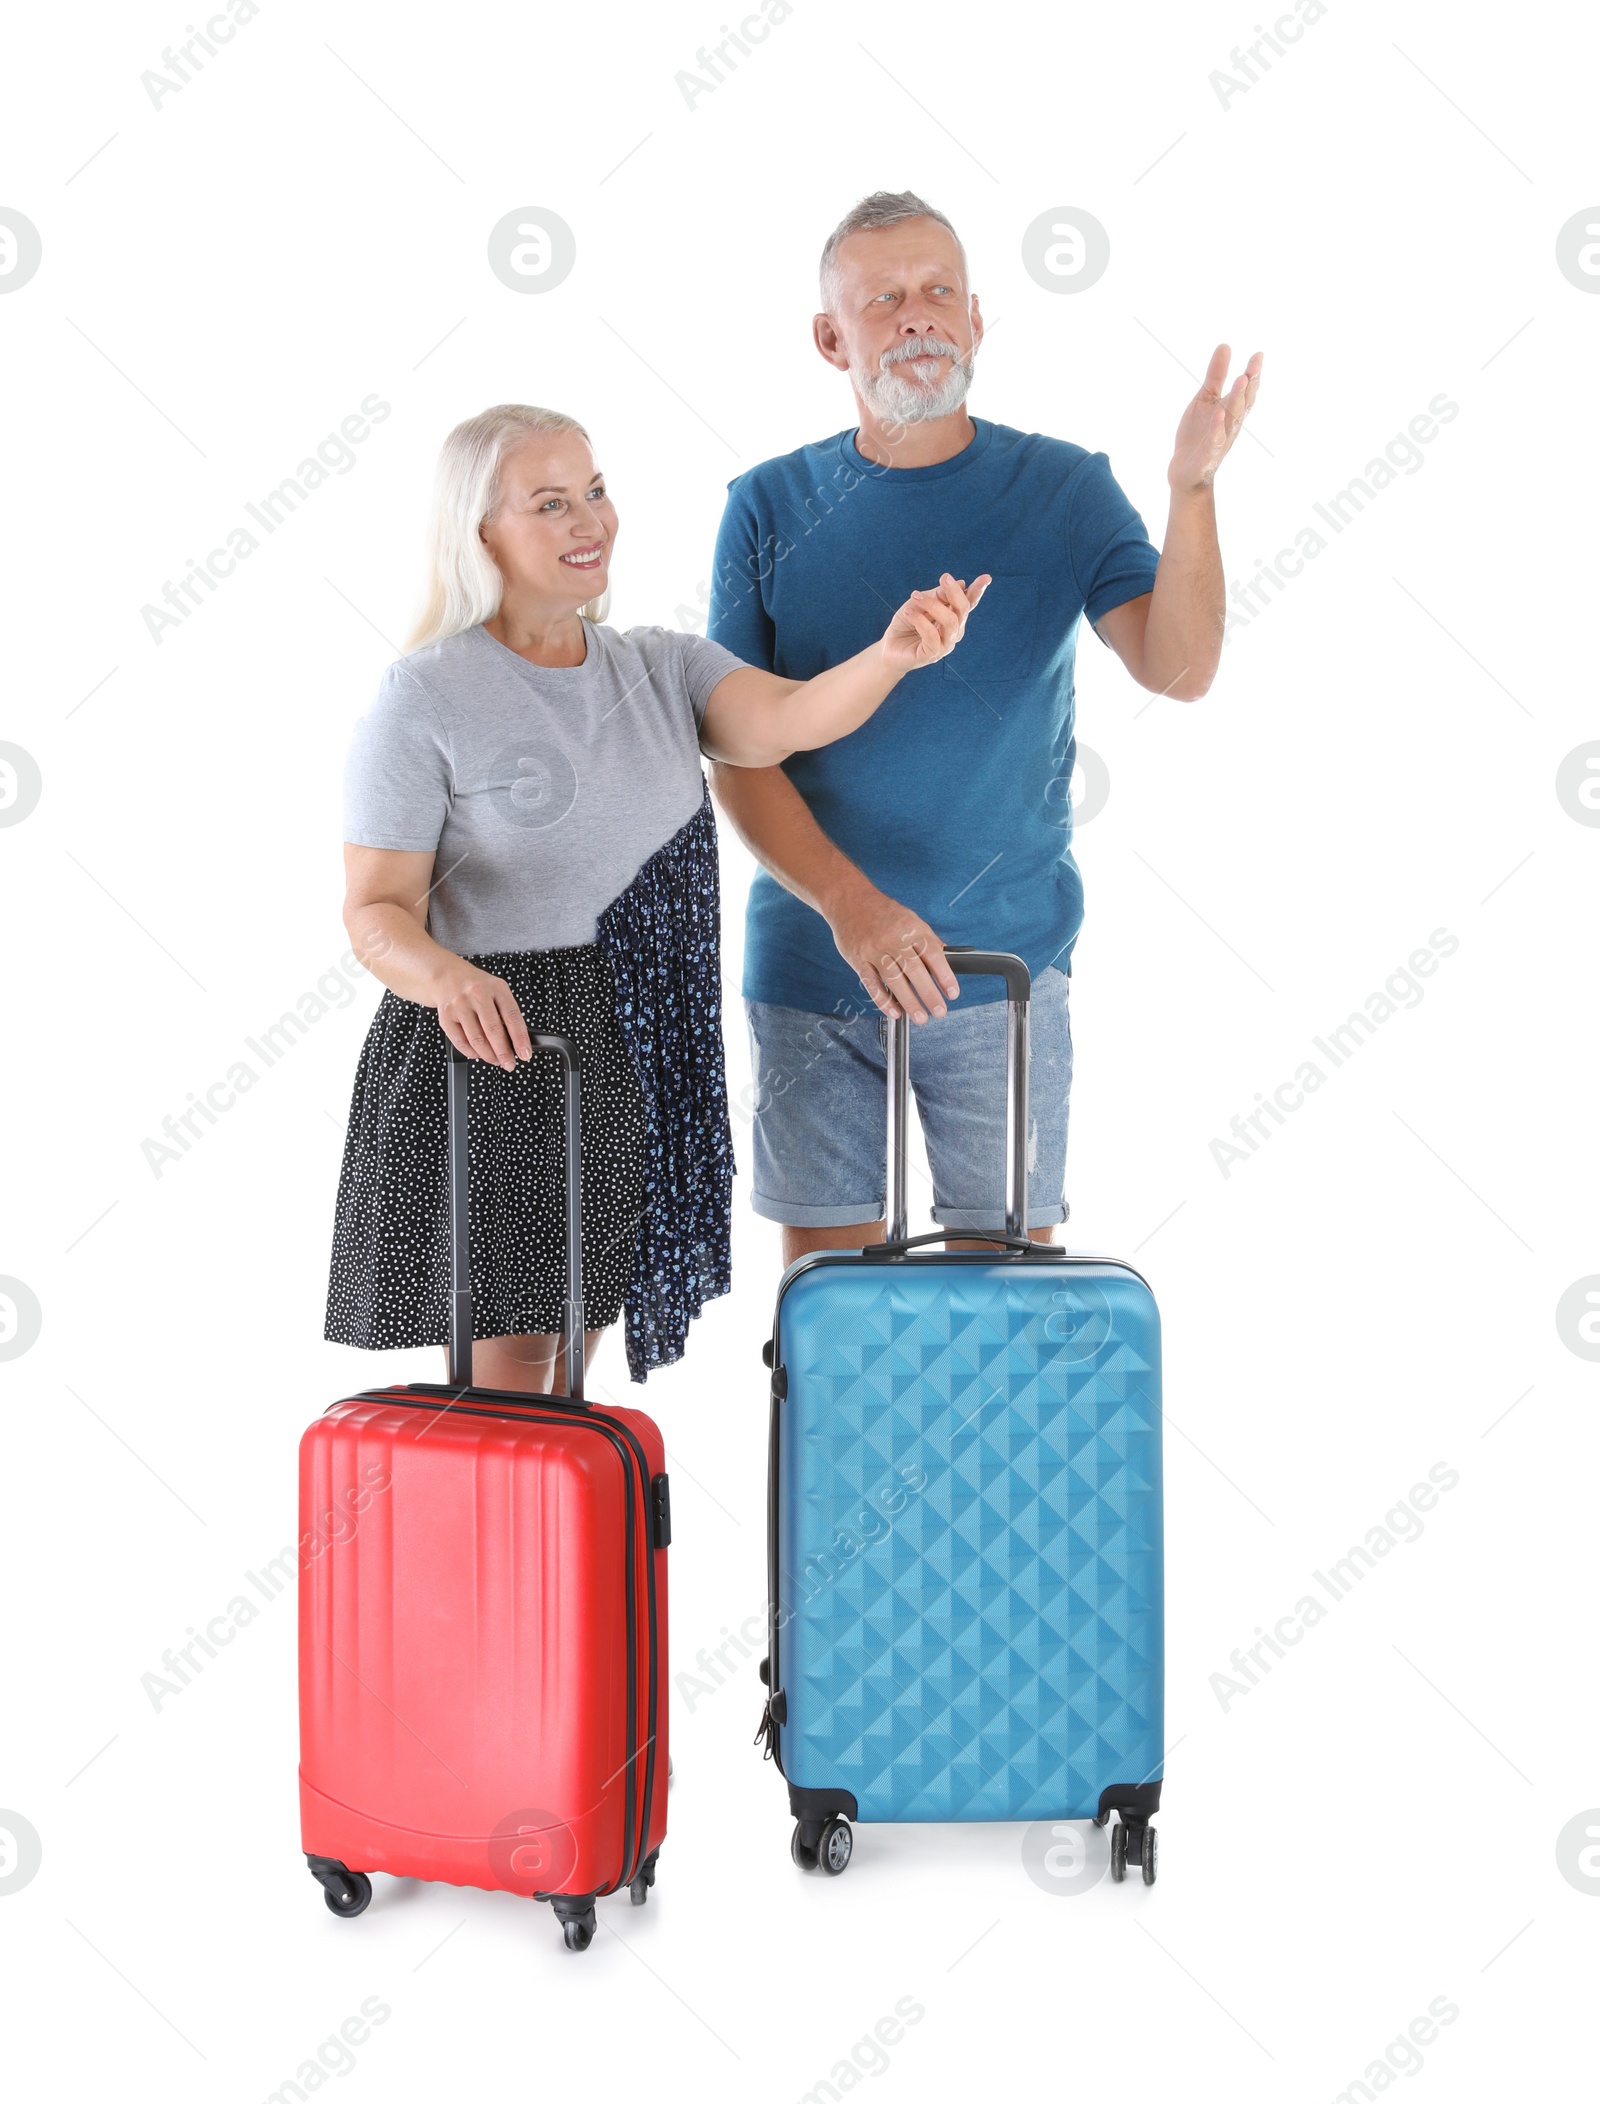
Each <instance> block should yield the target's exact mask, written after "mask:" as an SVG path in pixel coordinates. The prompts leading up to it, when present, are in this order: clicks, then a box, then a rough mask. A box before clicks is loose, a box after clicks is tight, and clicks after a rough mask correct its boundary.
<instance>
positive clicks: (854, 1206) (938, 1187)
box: [745, 966, 1072, 1228]
mask: <svg viewBox="0 0 1600 2104" xmlns="http://www.w3.org/2000/svg"><path fill="white" fill-rule="evenodd" d="M1069 983H1070V982H1069V980H1068V978H1067V975H1066V973H1065V972H1062V971H1058V970H1056V969H1055V967H1053V966H1052V967H1050V968H1049V969H1047V970H1045V971H1043V972H1041V973H1040V974H1039V976H1038V978H1037V979H1035V980H1034V982H1033V999H1032V1003H1031V1009H1030V1015H1029V1023H1030V1031H1029V1036H1030V1046H1029V1060H1028V1225H1029V1226H1030V1227H1049V1226H1053V1225H1054V1224H1055V1223H1056V1222H1057V1221H1060V1220H1065V1219H1066V1217H1067V1208H1066V1204H1065V1202H1064V1192H1065V1185H1066V1167H1067V1097H1068V1094H1069V1092H1070V1090H1071V1087H1072V1026H1071V1024H1070V1022H1069V1020H1068V1016H1067V989H1068V986H1069ZM861 1002H862V1006H861V1009H860V1011H859V1012H858V1013H856V1014H855V1015H817V1014H813V1013H812V1012H811V1011H810V1010H809V1009H803V1008H777V1007H774V1006H772V1005H771V1004H770V1003H768V1002H766V1001H747V1002H746V1003H745V1012H746V1015H747V1017H748V1019H749V1024H750V1064H751V1071H752V1074H753V1076H754V1084H755V1101H754V1117H753V1125H754V1136H755V1177H754V1186H755V1188H754V1190H753V1192H752V1194H751V1203H752V1204H753V1205H754V1207H755V1209H756V1211H757V1212H758V1213H759V1214H760V1215H761V1216H762V1218H763V1219H765V1220H777V1221H780V1222H781V1223H782V1224H783V1225H784V1226H785V1227H855V1226H860V1225H862V1224H863V1223H865V1222H867V1221H869V1220H881V1219H882V1218H883V1217H884V1212H885V1197H886V1193H887V1188H888V1175H887V1165H886V1161H885V1138H884V1133H885V1122H886V1110H887V1106H886V1101H885V1090H886V1088H887V1085H888V1082H887V1074H888V1066H887V1060H886V1057H885V1052H884V1019H883V1017H882V1016H881V1015H880V1014H879V1012H878V1010H877V1009H876V1008H874V1007H873V1006H872V1004H871V1003H870V1002H869V1001H868V1000H867V998H866V996H865V994H863V995H862V996H861ZM1005 1026H1006V1004H1005V1002H1004V1001H985V1002H982V1003H980V1004H978V1005H977V1006H974V1007H967V1006H966V1005H965V1004H964V1003H962V1002H961V1001H959V1000H958V1001H955V1002H952V1003H951V1005H950V1008H949V1011H948V1013H946V1014H945V1015H943V1016H936V1017H933V1018H931V1019H930V1020H929V1021H928V1022H926V1023H913V1024H911V1025H910V1026H909V1028H910V1031H911V1089H912V1094H913V1096H914V1097H915V1099H916V1106H917V1115H918V1117H919V1118H920V1119H921V1121H922V1136H923V1139H924V1141H925V1142H926V1145H927V1150H928V1167H929V1169H930V1170H931V1171H932V1173H933V1217H934V1219H935V1220H936V1221H938V1223H939V1224H940V1226H941V1227H985V1228H999V1227H1003V1226H1004V1225H1005V1151H1006V1150H1005V1130H1006V1035H1005ZM910 1198H911V1204H910V1206H909V1208H908V1210H909V1211H910V1212H911V1213H913V1214H915V1213H916V1212H917V1211H918V1206H917V1193H916V1190H915V1188H914V1180H913V1188H912V1190H911V1192H910Z"/></svg>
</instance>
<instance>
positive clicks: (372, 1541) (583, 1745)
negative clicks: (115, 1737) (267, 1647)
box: [300, 1036, 671, 1950]
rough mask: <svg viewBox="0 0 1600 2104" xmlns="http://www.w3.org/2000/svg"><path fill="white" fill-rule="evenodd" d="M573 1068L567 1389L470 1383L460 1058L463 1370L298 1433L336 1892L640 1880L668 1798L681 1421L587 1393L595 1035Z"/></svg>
mask: <svg viewBox="0 0 1600 2104" xmlns="http://www.w3.org/2000/svg"><path fill="white" fill-rule="evenodd" d="M533 1042H534V1045H535V1046H536V1047H539V1048H542V1049H544V1050H547V1051H553V1052H556V1053H559V1054H560V1056H561V1060H562V1063H563V1068H564V1074H565V1081H566V1142H567V1171H566V1173H567V1236H568V1264H569V1273H568V1277H569V1298H568V1302H567V1309H566V1315H567V1321H566V1342H565V1349H566V1363H567V1375H568V1387H569V1390H570V1396H571V1399H570V1400H569V1398H568V1397H565V1396H533V1397H530V1396H526V1395H520V1394H516V1393H512V1392H509V1391H507V1390H503V1389H489V1388H474V1387H473V1385H472V1294H471V1282H470V1276H469V1263H468V1248H469V1244H468V1202H467V1089H468V1085H469V1083H468V1077H469V1075H470V1072H471V1063H470V1062H469V1061H467V1060H465V1059H463V1058H462V1056H461V1054H460V1053H458V1052H456V1051H455V1050H454V1048H453V1047H452V1048H451V1056H450V1064H449V1080H448V1092H449V1094H448V1103H449V1153H450V1223H451V1315H450V1367H449V1371H450V1380H449V1382H448V1384H441V1383H434V1382H425V1381H422V1382H413V1383H411V1384H410V1385H409V1386H405V1387H395V1388H379V1389H372V1390H369V1391H368V1392H367V1393H366V1394H364V1395H358V1396H352V1397H350V1398H349V1399H348V1400H347V1401H345V1402H340V1403H335V1404H334V1405H333V1407H332V1408H331V1409H330V1410H329V1411H327V1413H326V1414H325V1415H324V1416H322V1417H319V1418H318V1419H317V1421H316V1423H315V1424H313V1425H312V1426H311V1428H310V1429H309V1431H307V1433H306V1434H305V1437H304V1438H303V1440H302V1441H301V1443H300V1817H301V1836H302V1843H301V1845H302V1846H303V1848H304V1850H305V1853H306V1860H307V1862H308V1863H309V1865H310V1868H311V1872H312V1875H313V1876H314V1877H315V1878H316V1879H317V1881H318V1883H319V1884H321V1885H322V1887H323V1888H324V1894H325V1897H326V1899H327V1903H328V1905H329V1907H330V1908H331V1909H332V1910H333V1912H334V1913H335V1914H340V1915H355V1914H359V1913H361V1912H362V1910H363V1909H364V1908H365V1907H366V1905H367V1902H368V1901H369V1900H370V1898H371V1897H372V1883H371V1878H370V1876H369V1873H370V1872H371V1871H374V1870H384V1871H389V1872H391V1873H392V1874H394V1875H395V1876H399V1877H422V1878H434V1879H438V1880H441V1881H443V1882H444V1883H446V1884H452V1885H478V1886H482V1887H484V1888H486V1889H487V1890H490V1891H504V1892H517V1893H522V1894H524V1895H526V1896H528V1897H531V1898H534V1899H547V1900H549V1901H550V1902H551V1904H552V1906H553V1908H554V1911H555V1913H556V1916H557V1918H558V1919H559V1920H560V1922H561V1924H562V1927H563V1930H564V1933H565V1937H566V1942H567V1946H568V1948H569V1949H571V1950H584V1949H586V1948H587V1947H588V1944H589V1942H590V1939H591V1938H592V1936H593V1934H594V1930H595V1908H594V1903H595V1900H596V1898H597V1897H598V1896H599V1895H601V1894H603V1893H607V1892H615V1891H617V1890H619V1889H620V1888H621V1887H622V1886H624V1885H626V1886H628V1887H629V1891H630V1896H631V1898H632V1900H633V1903H634V1904H635V1905H636V1906H639V1905H642V1904H643V1902H644V1899H645V1896H646V1894H647V1893H648V1891H649V1889H650V1887H651V1886H652V1885H653V1884H654V1882H655V1867H656V1855H657V1852H658V1851H659V1849H660V1846H661V1842H662V1839H663V1837H664V1836H665V1833H666V1823H667V1794H666V1782H667V1746H666V1728H667V1700H666V1689H667V1558H666V1547H667V1543H668V1541H669V1539H670V1538H671V1513H670V1505H669V1500H668V1490H667V1478H666V1474H665V1467H664V1464H665V1452H664V1449H663V1446H662V1441H661V1434H660V1432H659V1430H658V1429H657V1427H656V1426H655V1424H654V1423H653V1422H652V1420H651V1419H650V1418H648V1417H646V1416H645V1414H644V1413H643V1411H640V1410H602V1409H598V1408H596V1407H595V1406H594V1405H592V1404H589V1403H586V1402H584V1401H583V1400H582V1397H583V1286H582V1255H581V1249H580V1237H581V1224H580V1223H581V1208H580V1192H579V1182H578V1135H579V1113H578V1051H577V1047H576V1046H575V1045H573V1044H572V1043H571V1042H570V1041H569V1040H568V1039H566V1038H560V1037H549V1036H536V1037H535V1038H534V1040H533Z"/></svg>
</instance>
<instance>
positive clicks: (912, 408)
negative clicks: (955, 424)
mask: <svg viewBox="0 0 1600 2104" xmlns="http://www.w3.org/2000/svg"><path fill="white" fill-rule="evenodd" d="M945 355H946V356H948V353H945ZM906 362H907V361H905V360H903V359H902V360H897V361H896V363H897V364H904V363H906ZM972 363H973V361H972V359H971V358H967V359H962V358H957V359H956V360H955V362H954V363H953V364H952V365H951V367H950V370H949V372H947V373H946V374H945V376H944V378H943V379H942V380H941V381H939V382H938V384H937V385H936V386H933V387H930V386H929V385H928V384H927V383H926V381H923V380H914V379H909V378H907V376H906V375H905V374H903V373H900V372H897V371H896V369H895V366H894V365H890V366H888V367H885V368H880V369H879V370H877V371H873V370H871V369H870V368H868V369H864V370H860V371H853V372H852V373H851V375H850V377H851V379H852V380H853V381H854V382H855V385H856V392H857V393H858V394H859V395H860V397H861V399H862V401H864V402H865V403H866V404H867V406H868V408H869V409H871V410H872V412H873V414H874V415H875V416H878V417H880V418H882V420H883V421H884V423H886V424H926V423H930V422H932V421H933V420H934V419H935V418H936V417H941V416H953V415H954V414H955V412H956V411H957V410H958V409H959V408H960V407H961V405H962V403H963V402H964V401H965V400H966V399H967V391H968V389H969V388H970V387H971V386H972Z"/></svg>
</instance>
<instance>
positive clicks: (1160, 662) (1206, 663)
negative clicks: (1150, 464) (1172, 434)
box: [1140, 486, 1227, 701]
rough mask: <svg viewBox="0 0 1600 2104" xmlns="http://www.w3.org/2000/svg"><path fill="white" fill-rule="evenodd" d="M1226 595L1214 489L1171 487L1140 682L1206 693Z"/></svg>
mask: <svg viewBox="0 0 1600 2104" xmlns="http://www.w3.org/2000/svg"><path fill="white" fill-rule="evenodd" d="M1226 597H1227V595H1226V590H1225V587H1224V582H1223V576H1222V550H1221V549H1220V548H1219V547H1218V545H1217V507H1216V502H1215V499H1214V497H1213V495H1212V491H1211V489H1210V487H1209V486H1207V487H1205V488H1203V489H1191V490H1174V491H1173V493H1172V503H1171V507H1170V509H1169V511H1168V513H1167V533H1166V539H1165V540H1164V541H1163V542H1162V546H1161V562H1160V565H1159V567H1158V569H1157V571H1156V581H1155V588H1154V590H1153V591H1152V592H1151V595H1150V607H1149V611H1148V613H1147V614H1146V616H1145V629H1144V661H1143V665H1142V667H1141V673H1140V684H1141V685H1142V686H1145V687H1148V688H1149V689H1150V690H1151V692H1152V693H1156V694H1171V695H1172V696H1174V698H1175V699H1177V700H1179V701H1194V700H1197V699H1198V698H1199V696H1200V695H1202V694H1204V693H1205V691H1206V689H1207V688H1208V687H1209V686H1210V684H1211V682H1212V680H1213V679H1214V678H1215V676H1216V670H1217V666H1218V664H1219V663H1220V662H1221V658H1222V628H1223V622H1224V620H1225V618H1226V612H1227V607H1226Z"/></svg>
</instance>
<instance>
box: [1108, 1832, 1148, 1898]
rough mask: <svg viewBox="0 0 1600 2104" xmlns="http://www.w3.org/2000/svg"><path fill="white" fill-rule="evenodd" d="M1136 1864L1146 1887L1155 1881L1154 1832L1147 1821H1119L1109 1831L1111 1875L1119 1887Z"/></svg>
mask: <svg viewBox="0 0 1600 2104" xmlns="http://www.w3.org/2000/svg"><path fill="white" fill-rule="evenodd" d="M1130 1863H1137V1864H1138V1865H1139V1869H1140V1872H1141V1874H1142V1876H1143V1878H1144V1881H1145V1883H1146V1884H1147V1885H1153V1884H1154V1883H1155V1881H1156V1830H1155V1828H1154V1827H1153V1826H1151V1825H1150V1823H1149V1821H1148V1820H1145V1819H1137V1820H1134V1821H1132V1822H1131V1823H1130V1822H1129V1821H1128V1820H1126V1819H1119V1820H1118V1821H1117V1823H1116V1825H1115V1826H1114V1827H1113V1828H1112V1829H1111V1875H1112V1877H1113V1878H1114V1879H1115V1880H1116V1882H1117V1883H1118V1884H1119V1885H1120V1884H1121V1883H1122V1881H1123V1879H1124V1878H1125V1877H1126V1876H1127V1875H1128V1865H1129V1864H1130Z"/></svg>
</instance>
